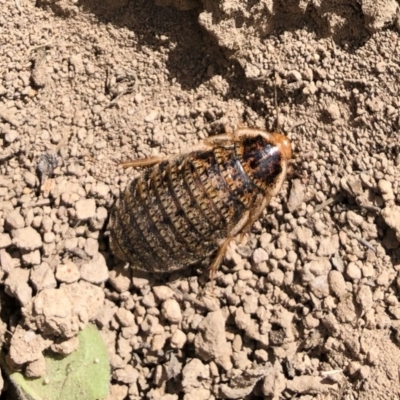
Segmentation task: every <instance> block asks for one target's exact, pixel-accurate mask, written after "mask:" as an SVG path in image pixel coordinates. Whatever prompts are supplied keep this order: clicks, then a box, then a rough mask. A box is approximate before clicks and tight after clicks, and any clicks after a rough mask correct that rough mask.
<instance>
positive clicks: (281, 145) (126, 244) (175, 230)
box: [110, 128, 292, 272]
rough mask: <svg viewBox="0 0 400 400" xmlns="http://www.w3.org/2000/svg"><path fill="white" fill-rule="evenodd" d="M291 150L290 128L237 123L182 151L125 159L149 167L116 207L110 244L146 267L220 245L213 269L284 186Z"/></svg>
mask: <svg viewBox="0 0 400 400" xmlns="http://www.w3.org/2000/svg"><path fill="white" fill-rule="evenodd" d="M291 156H292V147H291V143H290V141H289V139H288V138H287V137H286V136H284V135H282V134H279V133H268V132H265V131H263V130H260V129H252V128H240V129H237V130H235V131H234V132H233V133H228V134H224V135H218V136H214V137H210V138H208V139H206V140H205V141H203V142H202V143H201V144H200V145H199V146H197V147H195V148H193V149H192V150H191V151H188V152H186V153H183V154H180V155H178V156H171V157H165V158H154V157H153V158H148V159H143V160H136V161H133V162H132V163H127V164H128V165H132V166H135V167H146V168H145V169H144V171H143V172H142V173H141V175H140V176H139V177H137V178H136V179H134V180H133V181H132V182H131V183H130V184H129V185H128V187H127V188H126V190H125V192H124V193H122V194H121V196H120V198H119V200H118V201H117V203H116V205H115V206H114V208H113V210H112V214H111V223H110V240H111V242H110V244H111V249H112V250H113V252H114V254H115V255H116V256H117V257H118V258H120V259H121V260H124V261H127V262H129V263H130V264H131V265H132V267H134V268H138V269H140V270H145V271H148V272H173V271H176V270H181V269H184V268H186V267H188V266H190V265H192V264H195V263H196V262H198V261H201V260H202V259H204V258H205V257H207V256H209V255H211V254H212V253H215V252H216V251H217V250H218V249H219V250H218V252H217V255H216V258H215V260H214V262H213V264H212V265H211V269H212V270H213V271H215V269H216V268H218V265H219V263H220V262H221V260H222V257H223V255H224V253H225V250H226V248H227V246H228V244H229V242H230V240H232V238H234V236H235V235H237V234H238V233H241V232H242V233H245V232H247V231H248V230H249V229H250V227H251V226H252V224H253V223H254V222H255V221H256V220H257V219H258V218H259V216H260V215H261V213H262V211H263V210H264V208H265V207H266V206H267V204H268V203H269V202H270V200H271V198H272V197H273V196H275V195H276V194H277V193H278V191H279V190H280V188H281V186H282V183H283V181H284V179H285V177H286V173H287V168H288V161H289V159H290V158H291Z"/></svg>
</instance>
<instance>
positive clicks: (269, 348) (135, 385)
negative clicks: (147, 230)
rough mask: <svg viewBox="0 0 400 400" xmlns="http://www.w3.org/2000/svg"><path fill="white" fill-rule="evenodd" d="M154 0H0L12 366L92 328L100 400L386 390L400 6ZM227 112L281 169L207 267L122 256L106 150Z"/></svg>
mask: <svg viewBox="0 0 400 400" xmlns="http://www.w3.org/2000/svg"><path fill="white" fill-rule="evenodd" d="M155 3H156V4H157V5H155V4H154V3H153V2H145V1H138V2H130V3H129V2H127V1H126V0H120V1H118V2H112V4H111V2H105V3H104V4H102V5H101V7H98V6H93V5H91V4H90V3H87V4H86V6H87V7H86V8H85V12H82V9H81V6H80V5H79V4H78V3H76V4H75V3H67V2H65V1H60V2H58V3H57V8H54V9H53V7H50V8H51V9H50V8H49V7H48V5H49V4H42V3H40V4H39V3H38V4H37V5H32V4H29V3H26V4H22V3H21V4H20V5H19V7H17V8H16V6H15V4H14V3H13V2H6V1H4V0H0V4H1V9H2V14H1V15H0V25H1V26H2V27H4V29H3V30H4V32H3V37H2V39H3V43H2V45H1V46H0V55H1V57H0V66H1V67H2V68H0V70H1V71H2V74H1V75H0V100H1V101H0V142H1V145H2V151H1V152H0V160H1V163H0V264H1V268H0V281H1V282H2V284H3V287H4V290H3V295H2V298H1V300H2V310H3V311H4V312H3V313H2V318H1V319H0V338H1V339H2V343H3V344H4V346H3V351H5V352H8V357H7V360H8V362H9V363H10V365H13V366H14V367H15V366H18V367H21V368H22V369H23V370H24V371H25V373H26V374H27V375H28V376H30V377H37V376H41V375H43V374H45V363H44V358H43V351H45V350H46V349H49V348H51V349H52V350H54V351H56V352H57V353H59V354H61V355H63V354H69V353H70V352H71V351H73V350H74V348H76V346H77V343H76V334H77V333H78V332H79V330H81V329H83V328H84V327H85V326H86V324H88V323H89V322H94V323H96V324H97V326H98V327H99V328H100V329H101V333H102V336H103V338H104V340H105V343H106V344H107V347H108V350H109V354H110V363H111V368H112V371H111V372H112V381H111V385H110V397H109V398H112V399H121V400H122V399H124V398H128V397H129V398H130V399H133V400H139V399H151V400H157V399H164V400H177V399H178V398H181V397H182V398H184V399H185V400H189V399H196V400H198V399H207V400H208V399H211V400H212V399H217V398H230V399H240V398H266V399H278V398H294V397H295V398H299V399H304V400H308V399H311V398H313V397H315V396H317V394H319V395H320V396H323V397H324V398H326V399H328V400H329V399H335V398H338V397H347V398H353V399H357V400H364V399H365V400H366V399H370V398H398V397H399V395H400V385H399V384H398V379H397V375H396V371H397V365H398V359H399V358H400V350H399V347H398V338H399V327H398V320H399V319H400V304H399V300H398V291H399V288H400V278H399V276H398V275H399V272H398V265H399V259H400V253H399V252H400V206H399V204H400V190H399V181H400V180H399V170H398V167H399V165H400V161H399V160H400V155H399V145H398V130H399V127H400V114H399V111H398V110H399V109H400V103H399V99H398V93H399V85H398V80H397V78H398V76H399V68H398V65H400V60H399V53H398V43H399V27H398V25H399V24H398V20H399V18H398V2H396V1H395V0H388V1H384V2H381V3H379V4H378V3H376V2H375V3H373V2H371V1H367V0H365V1H364V0H363V1H358V2H357V1H352V2H349V4H347V5H345V6H343V4H336V3H335V2H328V3H326V2H325V3H324V2H314V3H315V4H314V3H313V5H312V7H311V8H310V7H309V3H308V2H298V4H297V3H296V4H292V5H291V6H290V7H289V6H287V5H284V4H283V3H282V2H276V1H273V2H271V4H269V3H268V4H267V3H265V4H264V3H263V4H262V5H260V4H261V3H260V4H255V3H254V4H253V3H251V4H250V3H249V2H243V1H242V2H238V1H236V2H235V1H233V2H232V1H230V2H228V1H225V0H223V1H220V2H210V1H206V0H205V1H202V2H200V3H201V4H200V3H198V2H195V1H194V0H186V1H181V0H179V1H178V0H168V1H165V0H156V2H155ZM165 6H168V7H165ZM171 6H173V7H171ZM180 10H185V12H181V11H180ZM327 10H328V11H327ZM354 10H357V12H355V11H354ZM122 11H123V12H122ZM60 16H62V18H59V17H60ZM149 21H150V22H149ZM15 26H18V27H19V29H15ZM302 27H304V28H302ZM350 28H351V29H350ZM27 60H28V61H27ZM276 100H277V103H278V104H276ZM276 105H278V109H279V121H278V122H279V124H277V121H276V112H275V110H276ZM240 124H244V125H247V126H257V127H260V128H263V129H267V130H269V131H271V130H276V129H277V128H279V130H281V131H283V132H284V133H286V134H287V135H288V136H289V137H290V139H291V141H292V143H293V145H294V160H293V162H292V164H291V165H290V168H289V172H288V179H287V183H285V184H284V186H283V188H282V190H281V192H280V193H279V195H278V196H276V197H275V198H273V199H272V201H271V203H270V204H269V206H268V207H267V209H266V211H265V213H264V214H263V215H262V216H261V217H260V219H259V221H257V222H256V224H255V225H254V227H253V229H252V230H251V231H250V232H249V233H248V234H247V235H246V236H245V237H243V238H241V237H238V238H236V239H237V240H235V241H233V242H232V243H231V245H230V246H229V249H228V251H227V253H226V255H225V258H224V260H223V262H222V265H221V267H220V269H219V270H218V271H217V273H216V276H215V279H214V280H213V281H211V280H210V278H209V271H208V269H207V267H208V266H209V265H210V263H211V261H210V259H206V260H204V262H203V264H199V265H196V266H193V267H191V268H188V269H187V270H185V271H182V272H177V273H173V274H170V275H168V274H166V275H151V274H147V273H144V272H139V271H137V270H136V269H135V266H134V265H133V266H128V265H126V264H124V263H123V262H120V261H118V260H117V259H116V258H115V257H114V256H113V255H112V254H111V252H110V248H109V239H108V231H107V229H108V228H107V222H108V220H109V216H110V212H111V209H112V206H113V204H114V202H115V200H116V199H117V197H118V196H119V195H120V194H121V193H123V190H124V189H125V187H126V185H127V184H128V183H129V182H130V181H131V179H133V177H134V176H136V174H137V173H138V171H135V170H133V169H127V170H124V169H123V168H121V167H120V166H119V165H118V164H119V162H120V161H125V160H132V159H137V158H143V157H150V156H166V155H170V154H176V153H178V152H179V151H184V150H186V149H188V148H189V149H190V148H192V147H193V146H194V145H196V144H197V143H198V142H199V141H200V140H201V139H204V138H206V137H208V136H210V135H214V134H217V133H220V132H223V131H224V130H225V128H227V129H228V130H229V129H232V128H234V127H237V126H238V125H240ZM278 125H279V126H278ZM10 298H12V300H10ZM6 332H11V334H6ZM0 388H3V382H2V381H1V380H0ZM2 390H3V393H2V395H3V396H5V397H9V393H8V389H7V388H3V389H2Z"/></svg>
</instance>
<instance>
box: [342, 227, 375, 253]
mask: <svg viewBox="0 0 400 400" xmlns="http://www.w3.org/2000/svg"><path fill="white" fill-rule="evenodd" d="M347 235H348V236H350V237H351V238H353V239H356V240H357V241H358V242H360V243H361V244H362V245H363V246H365V247H368V248H369V249H370V250H372V251H373V252H374V253H376V249H375V247H374V246H372V244H371V243H369V242H368V241H367V240H365V239H363V238H361V237H359V236H356V235H354V234H353V233H351V232H350V233H348V234H347Z"/></svg>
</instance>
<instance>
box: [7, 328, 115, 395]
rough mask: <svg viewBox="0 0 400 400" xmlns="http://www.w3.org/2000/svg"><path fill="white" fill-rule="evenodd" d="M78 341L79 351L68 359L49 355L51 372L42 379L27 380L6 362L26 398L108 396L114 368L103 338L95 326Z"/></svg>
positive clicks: (47, 354) (47, 368)
mask: <svg viewBox="0 0 400 400" xmlns="http://www.w3.org/2000/svg"><path fill="white" fill-rule="evenodd" d="M78 338H79V347H78V349H77V350H76V351H74V352H73V353H71V354H69V355H68V356H65V357H61V356H60V355H59V354H55V353H53V352H50V351H48V352H46V353H45V359H46V370H47V373H46V375H45V376H43V377H41V378H37V379H29V378H25V377H24V375H23V374H21V373H20V372H13V371H11V370H10V368H9V367H8V366H7V365H5V362H4V361H3V362H2V366H3V368H4V369H5V371H6V372H7V374H8V375H9V377H10V380H11V382H12V383H13V385H14V386H15V387H16V389H17V391H18V392H19V395H20V397H21V398H22V399H24V400H25V399H26V400H75V399H76V400H78V399H79V400H81V399H85V400H99V399H104V398H106V397H107V394H108V388H109V383H110V365H109V361H108V354H107V349H106V346H105V344H104V342H103V339H102V337H101V335H100V333H99V331H98V330H97V328H96V327H95V326H94V325H88V326H87V327H86V328H85V329H84V330H83V331H81V332H80V333H79V334H78ZM3 359H4V357H3Z"/></svg>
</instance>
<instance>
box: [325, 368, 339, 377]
mask: <svg viewBox="0 0 400 400" xmlns="http://www.w3.org/2000/svg"><path fill="white" fill-rule="evenodd" d="M342 373H343V371H342V370H341V369H332V370H330V371H321V372H320V375H321V376H331V375H336V374H342Z"/></svg>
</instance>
